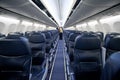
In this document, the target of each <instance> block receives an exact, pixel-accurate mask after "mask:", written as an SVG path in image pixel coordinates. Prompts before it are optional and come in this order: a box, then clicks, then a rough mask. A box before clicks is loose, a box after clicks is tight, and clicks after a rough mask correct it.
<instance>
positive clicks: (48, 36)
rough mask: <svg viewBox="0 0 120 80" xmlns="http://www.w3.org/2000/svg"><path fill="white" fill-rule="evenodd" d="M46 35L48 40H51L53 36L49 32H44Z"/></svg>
mask: <svg viewBox="0 0 120 80" xmlns="http://www.w3.org/2000/svg"><path fill="white" fill-rule="evenodd" d="M43 34H45V37H46V39H51V34H50V33H49V32H43Z"/></svg>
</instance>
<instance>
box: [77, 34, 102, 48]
mask: <svg viewBox="0 0 120 80" xmlns="http://www.w3.org/2000/svg"><path fill="white" fill-rule="evenodd" d="M100 47H101V41H100V39H99V38H98V37H96V36H94V35H93V36H92V35H91V36H88V35H83V36H78V37H77V38H76V40H75V49H80V50H94V49H100Z"/></svg>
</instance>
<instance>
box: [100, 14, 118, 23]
mask: <svg viewBox="0 0 120 80" xmlns="http://www.w3.org/2000/svg"><path fill="white" fill-rule="evenodd" d="M117 20H120V15H116V16H110V17H108V18H104V19H101V20H100V22H101V23H108V22H114V21H117Z"/></svg>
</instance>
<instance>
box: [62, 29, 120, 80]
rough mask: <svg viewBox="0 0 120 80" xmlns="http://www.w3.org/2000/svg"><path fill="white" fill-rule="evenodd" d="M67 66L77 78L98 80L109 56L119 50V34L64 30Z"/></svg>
mask: <svg viewBox="0 0 120 80" xmlns="http://www.w3.org/2000/svg"><path fill="white" fill-rule="evenodd" d="M64 36H65V40H66V47H67V53H68V56H69V59H70V63H69V66H70V67H72V70H73V72H74V74H75V78H76V79H77V80H79V79H83V80H88V79H91V80H93V79H96V80H100V76H101V71H102V69H103V66H104V64H105V62H106V60H107V59H108V58H109V56H110V55H111V54H112V53H114V52H117V51H120V45H119V44H120V34H119V33H110V34H107V35H106V37H105V40H104V34H103V33H102V32H96V33H94V32H78V31H65V33H64Z"/></svg>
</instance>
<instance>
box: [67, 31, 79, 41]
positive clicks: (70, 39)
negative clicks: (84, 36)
mask: <svg viewBox="0 0 120 80" xmlns="http://www.w3.org/2000/svg"><path fill="white" fill-rule="evenodd" d="M78 35H80V33H73V34H71V36H70V37H69V41H72V42H74V41H75V38H76V37H77V36H78Z"/></svg>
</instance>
